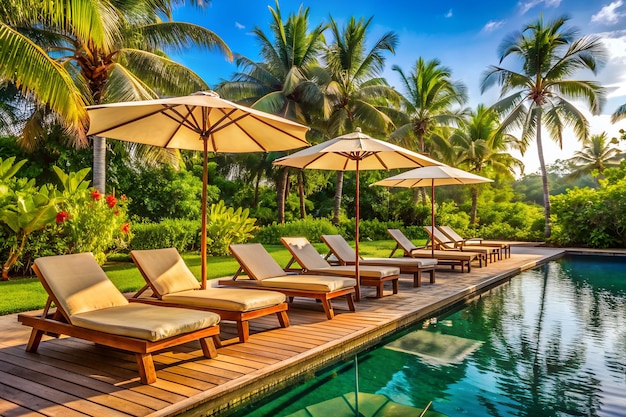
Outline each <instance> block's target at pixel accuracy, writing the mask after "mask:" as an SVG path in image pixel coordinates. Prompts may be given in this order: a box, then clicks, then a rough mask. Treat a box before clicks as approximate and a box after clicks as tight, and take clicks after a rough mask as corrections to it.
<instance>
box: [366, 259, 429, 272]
mask: <svg viewBox="0 0 626 417" xmlns="http://www.w3.org/2000/svg"><path fill="white" fill-rule="evenodd" d="M360 264H361V265H388V266H396V267H398V268H400V270H403V269H404V268H407V269H408V268H415V267H417V268H425V267H430V266H435V265H437V260H436V259H432V258H431V259H426V258H424V259H411V258H364V259H361V262H360Z"/></svg>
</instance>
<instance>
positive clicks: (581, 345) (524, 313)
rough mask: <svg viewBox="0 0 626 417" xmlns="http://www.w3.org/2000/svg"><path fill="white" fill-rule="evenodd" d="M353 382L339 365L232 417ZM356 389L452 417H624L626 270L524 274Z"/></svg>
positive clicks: (555, 266)
mask: <svg viewBox="0 0 626 417" xmlns="http://www.w3.org/2000/svg"><path fill="white" fill-rule="evenodd" d="M355 374H356V373H355V361H348V362H344V363H340V364H338V365H336V366H335V367H333V368H332V369H328V370H325V371H323V372H320V373H319V374H318V375H317V377H316V378H314V379H312V380H310V381H308V382H306V383H304V384H302V385H300V386H297V387H294V388H292V389H290V390H289V391H288V392H283V393H281V394H280V395H278V396H272V397H271V398H268V399H267V400H265V401H263V402H262V403H257V404H254V405H252V406H250V407H247V408H246V409H244V410H241V411H240V412H238V413H237V414H234V415H235V416H258V417H260V416H288V415H290V414H293V413H295V412H298V411H299V410H302V409H304V408H305V407H307V406H310V405H313V404H318V403H320V402H323V401H327V400H329V399H332V398H336V397H338V396H341V395H342V394H346V393H350V392H354V391H355ZM358 387H359V392H363V393H370V394H384V395H385V396H387V397H388V398H389V399H391V400H392V401H394V402H395V403H398V404H403V405H407V406H412V407H417V408H423V407H424V406H426V404H428V403H429V402H430V401H432V406H431V408H430V409H431V410H436V411H438V412H440V413H443V414H446V415H448V416H626V259H624V258H620V257H596V256H567V257H564V258H562V259H560V260H558V261H553V262H550V263H548V264H546V265H544V266H542V267H540V268H537V269H533V270H530V271H525V272H523V273H521V274H520V275H519V276H516V277H514V278H513V279H511V281H510V282H508V283H507V284H504V285H502V286H499V287H497V288H494V289H491V290H489V291H488V292H487V293H484V294H483V295H482V296H480V297H479V298H478V299H476V300H475V301H473V302H472V303H470V304H469V305H467V306H465V307H464V308H462V309H461V310H458V311H454V312H451V313H447V314H446V315H444V316H441V317H434V318H431V319H429V320H426V321H424V322H423V323H421V324H420V325H418V326H416V327H414V328H412V329H410V330H408V331H405V332H403V333H401V334H399V335H397V336H396V338H395V339H393V340H389V341H387V342H385V343H384V344H383V345H381V346H379V347H377V348H376V349H372V350H369V351H367V352H364V353H361V354H359V356H358ZM327 415H329V416H331V415H332V413H330V411H329V414H327ZM416 415H417V414H416Z"/></svg>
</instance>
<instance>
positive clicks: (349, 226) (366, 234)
mask: <svg viewBox="0 0 626 417" xmlns="http://www.w3.org/2000/svg"><path fill="white" fill-rule="evenodd" d="M339 225H340V228H341V232H340V233H341V234H342V235H343V236H344V237H345V238H346V239H349V240H354V236H355V230H354V228H355V226H356V223H355V220H354V219H342V220H341V222H340V223H339ZM402 227H403V225H402V222H401V221H387V222H385V221H380V220H378V219H373V220H361V221H360V222H359V237H360V240H387V239H389V233H387V229H400V228H402Z"/></svg>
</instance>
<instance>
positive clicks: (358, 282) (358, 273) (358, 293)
mask: <svg viewBox="0 0 626 417" xmlns="http://www.w3.org/2000/svg"><path fill="white" fill-rule="evenodd" d="M359 205H360V203H359V160H358V159H357V160H356V222H355V227H354V240H355V242H354V252H355V253H356V259H355V266H356V267H355V269H354V272H355V275H356V294H355V299H356V301H361V271H360V268H359V259H360V256H359V216H360V210H359Z"/></svg>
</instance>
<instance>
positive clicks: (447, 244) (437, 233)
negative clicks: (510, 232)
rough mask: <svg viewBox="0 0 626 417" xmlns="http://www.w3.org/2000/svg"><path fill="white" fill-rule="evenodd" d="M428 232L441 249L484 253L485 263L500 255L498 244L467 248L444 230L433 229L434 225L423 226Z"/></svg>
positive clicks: (433, 242) (436, 246)
mask: <svg viewBox="0 0 626 417" xmlns="http://www.w3.org/2000/svg"><path fill="white" fill-rule="evenodd" d="M423 227H424V230H425V231H426V233H428V237H429V238H430V243H431V244H432V245H435V248H437V249H441V250H453V251H466V250H468V251H469V252H476V253H481V254H483V255H484V259H485V264H487V263H488V262H494V261H496V260H497V259H498V258H501V256H500V247H496V246H476V247H473V248H471V249H465V247H464V246H463V245H462V244H457V242H453V241H451V240H450V239H448V237H447V236H446V235H445V234H443V232H442V231H441V230H439V229H437V228H436V227H435V229H434V230H433V228H432V226H423Z"/></svg>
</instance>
